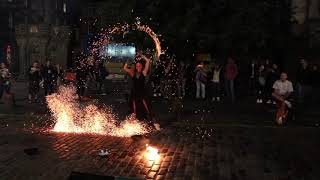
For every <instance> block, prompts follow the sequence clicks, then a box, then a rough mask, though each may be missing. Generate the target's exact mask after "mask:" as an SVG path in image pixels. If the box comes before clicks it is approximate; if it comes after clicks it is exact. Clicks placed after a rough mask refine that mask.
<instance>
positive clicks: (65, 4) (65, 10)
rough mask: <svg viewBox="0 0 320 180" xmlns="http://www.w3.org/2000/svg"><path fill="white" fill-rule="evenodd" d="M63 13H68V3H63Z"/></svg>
mask: <svg viewBox="0 0 320 180" xmlns="http://www.w3.org/2000/svg"><path fill="white" fill-rule="evenodd" d="M63 12H64V13H66V12H67V3H66V2H64V3H63Z"/></svg>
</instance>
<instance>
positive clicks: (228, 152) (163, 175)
mask: <svg viewBox="0 0 320 180" xmlns="http://www.w3.org/2000/svg"><path fill="white" fill-rule="evenodd" d="M24 126H25V125H24V124H23V123H21V122H20V123H17V124H14V123H11V125H10V126H6V125H5V123H3V122H2V123H0V127H1V131H0V177H1V178H0V179H4V180H6V179H8V180H13V179H30V180H31V179H32V180H36V179H46V180H51V179H59V180H61V179H67V178H68V176H69V175H70V173H71V172H72V171H75V172H82V173H92V174H98V175H109V176H110V175H111V176H118V177H135V178H140V179H183V180H187V179H221V180H228V179H230V180H235V179H238V180H247V179H248V180H258V179H266V180H273V179H314V180H316V179H320V171H319V170H320V169H319V166H318V162H319V160H320V157H319V155H318V150H319V148H320V142H319V140H318V137H320V136H319V135H320V132H319V129H318V128H243V127H242V128H239V127H210V128H209V127H206V128H201V127H186V126H181V127H178V126H177V127H167V128H166V129H164V130H162V131H161V132H159V133H155V134H152V135H150V136H148V137H136V138H118V137H108V136H101V135H79V134H78V135H77V134H64V133H52V132H38V131H31V130H30V129H29V127H28V128H27V129H28V130H26V129H25V128H23V127H24ZM28 126H29V125H28ZM33 129H34V127H33ZM145 144H151V145H152V146H154V147H156V148H158V149H159V152H160V159H159V160H156V161H149V160H147V159H146V157H145V155H144V152H145V149H146V147H145ZM26 148H38V150H39V153H38V154H36V155H27V154H26V153H24V149H26ZM101 149H108V150H110V152H111V154H110V155H109V156H108V157H106V158H102V157H99V156H98V155H97V154H98V151H99V150H101ZM289 177H290V178H289Z"/></svg>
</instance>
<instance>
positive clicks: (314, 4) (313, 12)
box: [309, 0, 320, 19]
mask: <svg viewBox="0 0 320 180" xmlns="http://www.w3.org/2000/svg"><path fill="white" fill-rule="evenodd" d="M319 17H320V14H319V0H310V5H309V18H310V19H319Z"/></svg>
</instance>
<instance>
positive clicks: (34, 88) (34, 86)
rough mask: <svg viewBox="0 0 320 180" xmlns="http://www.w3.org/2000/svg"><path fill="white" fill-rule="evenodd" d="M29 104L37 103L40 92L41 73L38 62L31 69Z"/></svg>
mask: <svg viewBox="0 0 320 180" xmlns="http://www.w3.org/2000/svg"><path fill="white" fill-rule="evenodd" d="M28 73H29V94H28V100H29V103H32V102H33V101H34V102H37V100H38V94H39V90H40V81H41V71H40V67H39V63H38V62H34V63H33V64H32V66H31V67H30V68H29V71H28Z"/></svg>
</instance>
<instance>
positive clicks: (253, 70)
mask: <svg viewBox="0 0 320 180" xmlns="http://www.w3.org/2000/svg"><path fill="white" fill-rule="evenodd" d="M257 73H258V65H257V63H256V60H252V61H251V63H250V65H249V94H250V95H254V94H255V93H256V84H257Z"/></svg>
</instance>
